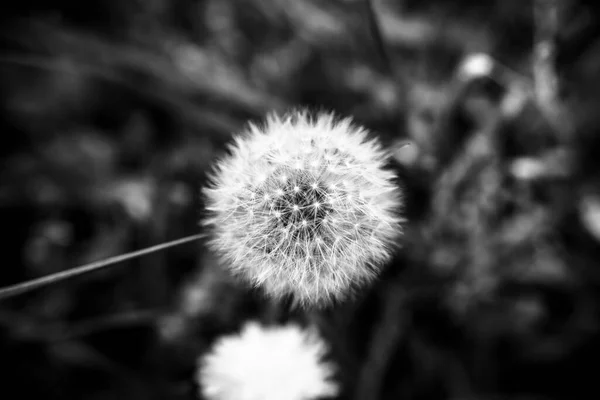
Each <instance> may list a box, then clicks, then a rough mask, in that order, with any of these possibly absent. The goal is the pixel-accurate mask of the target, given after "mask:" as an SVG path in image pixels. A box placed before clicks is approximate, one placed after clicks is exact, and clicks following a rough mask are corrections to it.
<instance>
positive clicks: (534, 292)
mask: <svg viewBox="0 0 600 400" xmlns="http://www.w3.org/2000/svg"><path fill="white" fill-rule="evenodd" d="M534 3H535V4H534ZM596 7H597V6H595V5H594V4H593V3H592V2H589V3H588V2H585V1H583V0H564V1H536V2H534V1H531V0H530V1H517V0H497V1H492V0H486V1H478V0H457V1H434V0H425V1H412V0H395V1H394V0H378V1H375V0H373V1H371V2H368V1H365V0H327V1H323V0H170V1H168V0H146V1H140V0H103V1H101V0H91V1H87V2H70V1H62V0H51V1H37V0H21V1H19V2H14V3H13V4H7V5H5V6H4V7H3V8H5V9H3V11H2V12H1V13H0V19H1V23H0V222H1V226H2V228H3V229H2V230H1V231H0V235H1V243H2V246H1V249H2V256H3V258H2V263H1V264H2V267H1V268H0V284H1V285H8V284H13V283H17V282H21V281H24V280H27V279H32V278H35V277H38V276H42V275H47V274H51V273H55V272H58V271H61V270H65V269H68V268H71V267H74V266H76V265H80V264H83V263H86V262H91V261H95V260H99V259H102V258H106V257H109V256H112V255H116V254H121V253H125V252H128V251H133V250H137V249H140V248H143V247H147V246H150V245H153V244H157V243H161V242H165V241H168V240H171V239H176V238H179V237H183V236H185V235H189V234H193V233H197V232H198V231H199V230H200V227H199V226H198V221H199V218H200V217H201V215H202V199H201V198H200V188H201V187H202V185H203V184H204V183H205V174H206V173H207V172H208V171H209V168H210V166H211V163H212V161H214V160H215V158H216V157H218V156H219V155H221V154H222V152H223V151H224V146H225V144H226V143H227V142H228V140H229V139H230V137H231V135H232V134H233V133H237V132H240V131H241V130H243V129H244V127H245V126H246V124H247V122H248V121H258V120H260V118H262V117H263V116H264V115H265V114H266V113H268V112H273V111H275V112H281V111H285V110H286V109H288V108H289V107H295V106H305V107H309V108H311V109H313V110H317V111H318V110H331V111H335V112H337V113H338V114H340V115H344V116H353V117H354V118H355V120H356V121H357V122H358V123H360V124H363V125H364V126H366V127H367V128H369V129H370V130H372V131H374V132H376V133H377V134H378V135H379V136H380V137H381V139H382V141H383V142H384V143H385V144H386V146H389V147H390V149H392V151H393V153H394V156H395V163H394V168H396V169H397V171H398V174H399V176H400V181H401V184H402V186H403V188H404V190H405V192H406V202H407V203H406V209H405V213H406V217H407V218H408V223H407V226H406V232H405V236H404V238H403V241H404V242H403V249H402V251H400V252H399V254H398V256H397V257H396V259H395V260H394V262H393V263H390V265H388V266H386V269H385V271H384V273H383V275H382V277H381V279H380V280H379V281H378V282H377V283H376V284H375V285H374V286H373V287H371V288H369V289H368V290H366V291H365V292H364V293H359V294H358V295H357V296H356V299H355V300H353V301H350V302H348V303H345V304H339V305H335V306H332V307H331V308H330V309H328V310H321V311H310V310H309V311H302V310H291V309H289V307H287V306H286V305H285V304H274V303H273V302H271V301H269V299H265V298H264V297H263V296H262V295H261V293H259V292H257V291H255V290H251V289H249V288H246V287H243V286H241V285H240V284H238V283H236V282H235V281H234V280H233V279H232V278H231V277H229V275H228V274H227V273H226V272H225V270H224V269H223V268H222V266H220V265H219V263H218V261H217V260H215V259H214V257H213V256H211V254H210V253H209V252H208V251H207V250H206V246H205V245H204V243H201V242H198V243H191V244H186V245H182V246H179V247H175V248H171V249H169V250H165V251H162V252H158V253H154V254H152V255H149V256H145V257H142V258H137V259H135V260H133V261H128V262H125V263H121V264H118V265H115V266H114V267H112V268H109V269H105V270H103V271H101V272H97V273H92V274H89V275H86V276H83V277H79V278H77V279H73V280H70V281H68V282H62V283H58V284H55V285H52V286H49V287H46V288H43V289H39V290H36V291H33V292H31V293H28V294H25V295H22V296H19V297H15V298H11V299H7V300H2V301H1V302H0V382H1V383H2V385H1V388H2V391H3V392H2V393H1V394H0V398H2V399H12V398H34V397H37V398H44V399H46V400H51V399H62V400H66V399H85V400H92V399H94V400H104V399H113V400H116V399H127V400H137V399H140V400H141V399H144V400H150V399H173V400H178V399H196V398H200V394H199V392H198V388H197V382H196V381H195V368H196V360H197V358H198V357H199V356H201V355H202V354H204V353H205V352H206V351H207V350H208V349H209V348H210V345H211V344H212V343H213V342H214V340H215V339H216V338H218V337H219V336H221V335H224V334H227V333H233V332H237V331H238V330H239V329H240V327H241V326H242V324H243V323H244V322H245V321H248V320H253V319H258V320H260V321H262V322H264V323H270V324H273V323H285V322H286V321H297V322H299V323H301V324H309V323H311V324H317V325H318V326H319V329H320V330H321V333H322V334H323V336H324V337H325V338H326V339H327V340H328V341H329V342H330V344H331V347H332V354H331V357H332V359H334V360H335V362H336V363H337V364H338V365H339V373H338V375H339V376H338V378H339V381H340V382H341V384H342V387H343V393H342V394H341V396H340V398H344V399H357V400H370V399H454V400H459V399H460V400H467V399H469V400H470V399H473V400H475V399H519V400H525V399H528V400H529V399H532V400H533V399H535V400H538V399H587V398H590V399H592V398H594V399H595V398H598V397H599V396H600V387H599V386H598V384H597V382H596V375H597V373H596V369H595V368H596V367H595V366H596V365H597V363H598V360H599V359H600V347H599V344H600V340H599V337H598V328H599V324H598V322H599V321H598V317H599V314H598V306H599V305H600V298H599V292H598V285H599V283H600V273H599V271H598V260H599V257H600V246H599V240H600V186H599V183H600V169H599V168H598V167H599V166H600V164H599V161H598V160H599V156H600V140H599V136H598V135H597V130H598V128H599V127H600V125H599V123H600V118H599V115H598V112H597V109H598V106H600V103H599V100H600V91H599V90H597V89H600V84H599V83H598V82H600V79H599V78H600V53H598V51H597V50H598V46H599V44H600V41H599V40H597V39H598V38H600V21H599V20H598V18H600V13H598V11H597V9H596ZM369 10H374V11H375V15H371V14H370V12H369ZM373 17H375V19H374V18H373ZM544 89H548V90H546V91H544ZM406 142H410V143H411V146H408V147H402V146H401V144H403V143H406Z"/></svg>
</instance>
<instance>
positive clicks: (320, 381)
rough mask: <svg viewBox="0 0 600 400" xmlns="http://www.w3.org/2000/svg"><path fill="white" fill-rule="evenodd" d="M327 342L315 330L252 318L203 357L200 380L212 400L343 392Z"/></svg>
mask: <svg viewBox="0 0 600 400" xmlns="http://www.w3.org/2000/svg"><path fill="white" fill-rule="evenodd" d="M326 352H327V345H326V343H325V342H324V341H323V340H322V339H321V338H320V336H319V335H318V334H317V333H316V331H315V330H303V329H302V328H300V327H299V326H297V325H286V326H279V327H264V326H261V325H259V324H257V323H252V322H251V323H248V324H246V326H245V327H244V329H243V330H242V332H241V333H240V334H239V335H232V336H225V337H222V338H220V339H219V340H218V341H217V342H216V343H215V344H214V346H213V348H212V349H211V351H210V352H209V353H208V354H206V355H205V356H203V357H201V358H200V359H199V361H198V369H197V379H198V383H199V386H200V390H201V391H202V394H203V395H204V397H206V398H207V399H209V400H311V399H317V398H323V397H332V396H335V395H337V394H338V390H339V388H338V385H337V383H336V382H335V381H334V377H333V375H334V374H335V369H334V367H333V364H332V363H330V362H326V361H324V357H325V356H326Z"/></svg>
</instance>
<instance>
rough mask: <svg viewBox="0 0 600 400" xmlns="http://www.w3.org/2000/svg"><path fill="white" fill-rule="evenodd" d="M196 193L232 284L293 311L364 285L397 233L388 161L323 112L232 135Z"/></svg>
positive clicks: (375, 145) (353, 129)
mask: <svg viewBox="0 0 600 400" xmlns="http://www.w3.org/2000/svg"><path fill="white" fill-rule="evenodd" d="M230 150H231V154H230V155H229V156H228V157H226V158H224V159H222V160H220V161H219V162H218V163H217V165H216V169H215V172H214V173H213V175H212V186H211V187H209V188H206V189H204V194H205V196H206V206H207V211H208V213H209V216H208V218H207V219H206V220H205V221H203V222H204V225H205V226H209V227H210V228H211V229H212V235H213V236H212V241H211V246H212V248H213V249H214V250H215V251H216V252H217V253H218V254H219V255H220V256H221V257H222V258H223V259H224V261H225V263H224V264H225V265H229V266H230V269H231V270H232V271H233V272H234V273H235V274H237V275H238V276H239V277H241V279H243V280H245V281H246V282H249V283H250V284H253V285H254V286H257V287H261V288H262V289H263V290H264V291H265V292H266V293H267V294H269V295H270V296H272V297H275V298H280V297H284V296H288V295H291V298H292V299H293V301H294V302H295V303H297V304H301V305H323V304H328V303H330V302H331V301H332V299H343V298H345V297H346V296H348V295H349V294H350V292H351V290H352V289H353V288H356V287H359V286H361V285H363V284H365V283H368V282H370V281H371V280H373V279H374V278H375V277H376V276H377V274H378V272H379V269H380V267H381V265H382V264H383V263H384V262H386V261H388V260H389V259H390V258H391V256H392V249H393V248H394V247H395V245H396V244H397V241H398V239H399V236H400V234H401V222H402V218H401V217H400V216H399V211H400V210H399V209H400V207H401V205H402V199H401V195H400V190H399V188H398V187H397V184H396V183H395V182H394V180H395V178H396V177H395V175H394V173H393V172H391V171H389V170H387V169H385V168H384V165H385V163H386V162H387V161H388V159H389V157H390V154H389V153H388V152H387V151H385V150H383V149H382V147H381V145H380V143H379V142H378V141H377V140H374V139H371V140H369V139H368V137H367V132H366V131H365V129H363V128H361V127H358V126H356V125H353V123H352V121H351V120H350V119H343V120H337V119H336V118H335V117H334V116H333V115H332V114H319V115H317V116H315V117H314V118H311V117H310V116H309V115H308V114H307V113H306V112H297V113H294V114H288V115H287V116H285V117H283V118H280V117H277V116H275V115H272V116H270V117H269V118H268V119H267V121H266V124H265V125H264V126H262V127H259V126H256V125H251V126H250V129H249V132H246V134H244V135H241V136H238V137H237V138H236V139H235V142H234V144H233V145H232V146H231V149H230Z"/></svg>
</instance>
